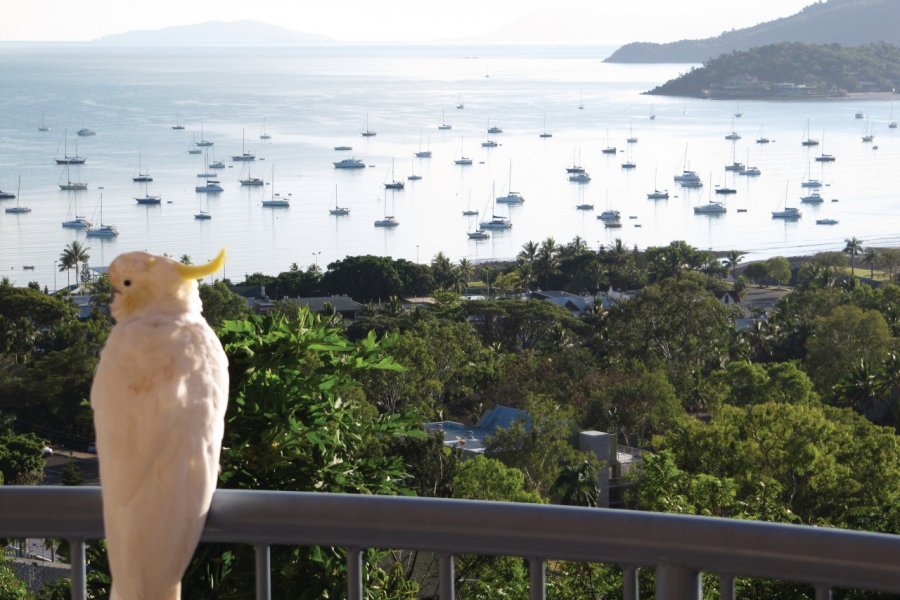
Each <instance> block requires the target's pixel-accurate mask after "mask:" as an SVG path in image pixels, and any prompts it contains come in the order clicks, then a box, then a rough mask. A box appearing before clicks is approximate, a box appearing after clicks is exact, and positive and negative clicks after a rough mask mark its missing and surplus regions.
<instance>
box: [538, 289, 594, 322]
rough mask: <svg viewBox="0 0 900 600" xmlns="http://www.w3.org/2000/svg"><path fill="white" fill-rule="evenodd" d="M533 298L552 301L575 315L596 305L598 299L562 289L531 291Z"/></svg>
mask: <svg viewBox="0 0 900 600" xmlns="http://www.w3.org/2000/svg"><path fill="white" fill-rule="evenodd" d="M531 299H532V300H544V301H546V302H550V303H551V304H555V305H557V306H559V307H561V308H565V309H566V310H568V311H569V312H571V313H572V314H573V315H575V316H578V315H581V314H582V313H584V311H586V310H588V309H589V308H591V307H592V306H594V303H595V302H596V299H595V298H594V297H593V296H579V295H577V294H571V293H569V292H562V291H540V290H539V291H537V292H531Z"/></svg>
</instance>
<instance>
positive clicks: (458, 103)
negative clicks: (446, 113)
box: [456, 94, 466, 110]
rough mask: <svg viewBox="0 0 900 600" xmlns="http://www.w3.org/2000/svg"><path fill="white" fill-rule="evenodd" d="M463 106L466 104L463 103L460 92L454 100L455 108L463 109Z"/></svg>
mask: <svg viewBox="0 0 900 600" xmlns="http://www.w3.org/2000/svg"><path fill="white" fill-rule="evenodd" d="M465 107H466V105H465V104H463V99H462V94H460V95H459V98H458V99H457V100H456V109H457V110H462V109H464V108H465Z"/></svg>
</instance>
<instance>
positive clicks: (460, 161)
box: [453, 156, 472, 165]
mask: <svg viewBox="0 0 900 600" xmlns="http://www.w3.org/2000/svg"><path fill="white" fill-rule="evenodd" d="M453 164H457V165H471V164H472V159H471V158H468V157H467V156H460V157H459V158H457V159H456V160H454V161H453Z"/></svg>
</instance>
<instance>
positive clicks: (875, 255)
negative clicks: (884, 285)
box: [863, 248, 881, 279]
mask: <svg viewBox="0 0 900 600" xmlns="http://www.w3.org/2000/svg"><path fill="white" fill-rule="evenodd" d="M863 262H864V263H866V264H867V265H869V277H870V278H871V279H875V267H877V266H880V264H879V263H881V254H880V253H879V252H878V250H876V249H875V248H866V255H865V256H863Z"/></svg>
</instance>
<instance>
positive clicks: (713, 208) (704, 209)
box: [694, 173, 728, 215]
mask: <svg viewBox="0 0 900 600" xmlns="http://www.w3.org/2000/svg"><path fill="white" fill-rule="evenodd" d="M709 179H710V180H712V173H710V174H709ZM726 212H728V209H727V208H725V205H724V204H722V203H721V202H713V199H712V188H710V192H709V200H708V201H707V203H706V204H701V205H699V206H695V207H694V214H695V215H721V214H723V213H726Z"/></svg>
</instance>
